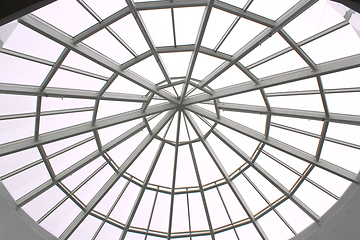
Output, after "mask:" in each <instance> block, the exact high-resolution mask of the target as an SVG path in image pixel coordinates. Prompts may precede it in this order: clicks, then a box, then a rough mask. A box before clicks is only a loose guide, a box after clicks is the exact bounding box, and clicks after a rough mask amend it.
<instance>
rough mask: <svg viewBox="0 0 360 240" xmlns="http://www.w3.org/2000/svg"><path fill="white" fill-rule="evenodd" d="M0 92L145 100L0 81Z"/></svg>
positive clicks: (130, 95)
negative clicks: (42, 89) (39, 87)
mask: <svg viewBox="0 0 360 240" xmlns="http://www.w3.org/2000/svg"><path fill="white" fill-rule="evenodd" d="M0 93H2V94H16V95H28V96H42V97H57V98H80V99H94V100H95V99H98V100H109V101H125V102H147V101H149V99H148V98H147V97H146V96H142V95H136V94H127V93H110V92H109V93H104V94H102V95H99V94H98V92H97V91H90V90H80V89H69V88H54V87H48V88H46V89H45V90H44V91H38V87H37V86H32V85H22V84H11V83H0Z"/></svg>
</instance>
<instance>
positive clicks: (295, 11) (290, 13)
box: [200, 0, 317, 88]
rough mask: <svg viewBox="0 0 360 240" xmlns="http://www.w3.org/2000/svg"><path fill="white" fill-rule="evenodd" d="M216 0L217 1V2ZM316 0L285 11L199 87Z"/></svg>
mask: <svg viewBox="0 0 360 240" xmlns="http://www.w3.org/2000/svg"><path fill="white" fill-rule="evenodd" d="M219 2H220V1H218V2H217V3H219ZM315 2H317V0H301V1H300V2H298V3H297V4H296V5H295V6H293V7H292V8H291V9H289V10H288V11H287V12H285V13H284V14H283V15H282V16H281V17H280V18H279V19H278V20H277V21H276V22H275V26H274V27H273V28H270V27H268V28H266V29H265V30H263V31H262V32H261V33H260V34H259V35H257V36H256V37H255V38H253V39H252V40H251V41H250V42H248V43H247V44H246V45H245V46H244V47H242V48H241V49H240V50H238V51H237V52H236V53H235V54H234V55H233V56H232V60H231V61H226V62H224V63H222V64H221V65H220V66H219V67H218V68H217V69H216V70H215V71H213V72H211V73H210V74H209V75H208V76H206V77H205V78H204V79H203V80H202V82H201V83H200V87H201V88H203V87H205V86H207V85H208V84H209V83H211V82H212V81H213V80H215V79H216V78H217V77H218V76H220V75H221V74H222V73H223V72H225V71H226V70H228V69H229V68H230V67H231V66H233V65H234V64H235V63H236V62H238V61H239V60H240V59H242V58H243V57H245V56H246V55H247V54H248V53H250V52H251V51H252V50H254V49H255V48H256V47H257V46H259V45H260V44H261V43H263V42H264V41H266V40H267V39H268V38H269V37H270V36H271V35H274V34H275V33H276V32H278V31H279V30H281V28H282V27H284V26H285V25H286V24H288V23H289V22H290V21H292V20H293V19H294V18H296V17H297V16H298V15H300V14H301V13H302V12H303V11H305V10H306V9H307V8H309V7H310V6H311V5H313V4H314V3H315Z"/></svg>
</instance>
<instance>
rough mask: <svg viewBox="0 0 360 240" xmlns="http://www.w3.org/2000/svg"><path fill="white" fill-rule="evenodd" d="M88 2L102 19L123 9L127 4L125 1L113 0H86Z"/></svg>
mask: <svg viewBox="0 0 360 240" xmlns="http://www.w3.org/2000/svg"><path fill="white" fill-rule="evenodd" d="M84 2H86V4H87V5H88V6H89V7H91V8H92V10H94V11H95V12H96V14H97V15H99V16H100V17H101V18H102V19H105V18H106V17H108V16H110V15H112V14H113V13H115V12H117V11H119V10H120V9H123V8H124V7H126V6H127V4H126V2H125V1H123V0H122V1H113V0H103V1H97V0H86V1H84Z"/></svg>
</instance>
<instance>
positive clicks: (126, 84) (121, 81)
mask: <svg viewBox="0 0 360 240" xmlns="http://www.w3.org/2000/svg"><path fill="white" fill-rule="evenodd" d="M106 92H118V93H132V94H141V95H145V94H146V93H147V92H148V91H147V90H146V89H145V88H142V87H140V86H139V85H136V84H135V83H133V82H131V81H129V80H127V79H125V78H123V77H121V76H118V77H117V78H116V79H115V80H114V81H113V82H112V84H111V85H110V87H109V88H108V89H107V90H106Z"/></svg>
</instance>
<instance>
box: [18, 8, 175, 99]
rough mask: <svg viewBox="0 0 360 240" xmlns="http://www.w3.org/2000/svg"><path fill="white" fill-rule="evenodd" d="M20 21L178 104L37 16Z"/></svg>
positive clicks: (170, 97) (25, 17)
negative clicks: (74, 41)
mask: <svg viewBox="0 0 360 240" xmlns="http://www.w3.org/2000/svg"><path fill="white" fill-rule="evenodd" d="M18 21H19V22H20V23H21V24H23V25H25V26H27V27H29V28H30V29H32V30H34V31H35V32H38V33H40V34H42V35H44V36H46V37H48V38H49V39H51V40H53V41H55V42H57V43H59V44H61V45H63V46H64V47H66V48H69V49H71V50H72V51H74V52H76V53H78V54H80V55H82V56H83V57H85V58H87V59H89V60H91V61H93V62H95V63H97V64H99V65H101V66H103V67H105V68H106V69H109V70H110V71H112V72H114V73H117V74H119V75H120V76H122V77H124V78H126V79H128V80H130V81H131V82H133V83H135V84H137V85H139V86H141V87H143V88H145V89H147V90H149V91H151V92H153V93H155V94H157V95H159V96H161V97H163V98H165V99H166V100H168V101H170V102H174V103H175V102H177V99H176V98H175V97H173V96H172V95H171V94H169V93H167V92H165V91H161V90H158V89H157V88H156V86H155V84H153V83H151V82H150V81H148V80H146V79H145V78H143V77H141V76H139V75H137V74H135V73H134V72H132V71H130V70H124V71H122V70H120V66H119V65H118V64H117V63H116V62H114V61H112V60H110V59H109V58H107V57H105V56H104V55H102V54H100V53H98V52H96V51H94V50H93V49H91V48H89V47H88V46H86V45H85V44H82V43H78V44H74V43H72V39H71V37H70V36H69V35H67V34H65V33H63V32H61V31H60V30H58V29H57V28H55V27H53V26H51V25H50V24H48V23H47V22H45V21H43V20H42V19H40V18H38V17H36V16H35V15H32V14H29V15H26V16H24V17H22V18H20V19H18Z"/></svg>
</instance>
